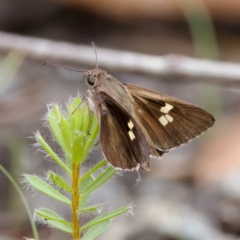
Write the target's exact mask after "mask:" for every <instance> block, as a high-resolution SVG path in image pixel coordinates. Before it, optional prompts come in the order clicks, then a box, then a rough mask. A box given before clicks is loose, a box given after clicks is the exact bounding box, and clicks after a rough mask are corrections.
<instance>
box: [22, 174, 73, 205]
mask: <svg viewBox="0 0 240 240" xmlns="http://www.w3.org/2000/svg"><path fill="white" fill-rule="evenodd" d="M25 178H26V180H27V181H28V182H29V183H30V184H31V186H33V187H34V188H36V189H37V190H38V191H40V192H42V193H44V194H46V195H48V196H50V197H52V198H54V199H56V200H58V201H60V202H63V203H66V204H68V205H71V201H70V200H69V199H68V198H67V197H65V196H64V195H62V194H61V193H60V192H58V191H57V190H56V189H54V188H53V187H51V186H50V185H49V184H48V183H46V182H45V181H43V180H42V179H40V178H39V177H37V176H31V175H25Z"/></svg>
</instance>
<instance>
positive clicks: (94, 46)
mask: <svg viewBox="0 0 240 240" xmlns="http://www.w3.org/2000/svg"><path fill="white" fill-rule="evenodd" d="M92 45H93V48H94V51H95V56H96V67H97V69H98V59H97V49H96V45H95V44H94V42H92Z"/></svg>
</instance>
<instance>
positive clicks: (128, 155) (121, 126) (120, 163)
mask: <svg viewBox="0 0 240 240" xmlns="http://www.w3.org/2000/svg"><path fill="white" fill-rule="evenodd" d="M101 97H102V99H103V100H104V101H103V102H102V104H101V106H100V115H101V118H100V126H101V133H100V142H101V146H102V150H103V153H104V155H105V156H106V159H107V160H108V161H109V163H110V164H111V165H113V166H114V167H116V168H121V169H125V170H133V169H138V168H139V167H140V166H141V167H142V168H144V169H145V170H150V168H149V156H150V146H149V143H148V141H147V139H146V137H145V135H144V133H143V131H142V130H141V128H140V126H138V124H137V122H136V121H135V120H134V118H133V117H132V116H131V115H130V114H129V113H128V112H127V111H126V110H125V109H124V108H122V107H121V106H120V105H119V104H117V103H116V102H115V101H114V100H113V99H111V98H110V97H109V96H108V95H107V94H106V93H101Z"/></svg>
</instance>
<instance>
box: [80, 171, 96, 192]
mask: <svg viewBox="0 0 240 240" xmlns="http://www.w3.org/2000/svg"><path fill="white" fill-rule="evenodd" d="M93 181H94V177H93V175H89V176H88V177H85V178H84V179H82V180H81V181H80V182H79V191H80V194H81V193H83V192H84V191H85V190H86V189H87V188H88V187H89V185H90V184H91V183H92V182H93Z"/></svg>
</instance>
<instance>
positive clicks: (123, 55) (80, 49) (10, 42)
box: [0, 31, 240, 82]
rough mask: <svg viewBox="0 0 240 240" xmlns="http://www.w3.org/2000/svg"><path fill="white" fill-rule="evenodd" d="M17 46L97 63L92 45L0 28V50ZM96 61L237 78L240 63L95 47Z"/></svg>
mask: <svg viewBox="0 0 240 240" xmlns="http://www.w3.org/2000/svg"><path fill="white" fill-rule="evenodd" d="M11 49H16V50H19V51H23V52H24V53H25V54H27V55H28V56H29V57H31V58H34V59H36V60H40V61H46V60H51V61H54V62H59V61H65V62H66V61H67V62H71V63H77V64H84V65H89V66H91V68H94V67H95V66H96V57H95V54H94V49H93V47H92V46H90V44H89V46H85V45H77V44H71V43H67V42H56V41H51V40H47V39H40V38H34V37H25V36H20V35H15V34H9V33H5V32H1V31H0V51H2V52H3V51H4V52H6V51H9V50H11ZM97 54H98V61H99V65H100V67H102V68H106V69H107V70H113V69H114V70H122V71H127V72H136V71H137V72H139V73H143V74H152V75H157V76H169V75H174V74H178V75H183V76H189V77H193V78H194V77H196V78H198V77H201V78H215V79H220V80H226V79H230V80H232V81H237V82H238V81H239V80H240V64H238V63H229V62H220V61H211V60H204V59H195V58H191V57H186V56H181V55H167V56H153V55H147V54H140V53H134V52H128V51H117V50H110V49H105V48H100V47H97Z"/></svg>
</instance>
